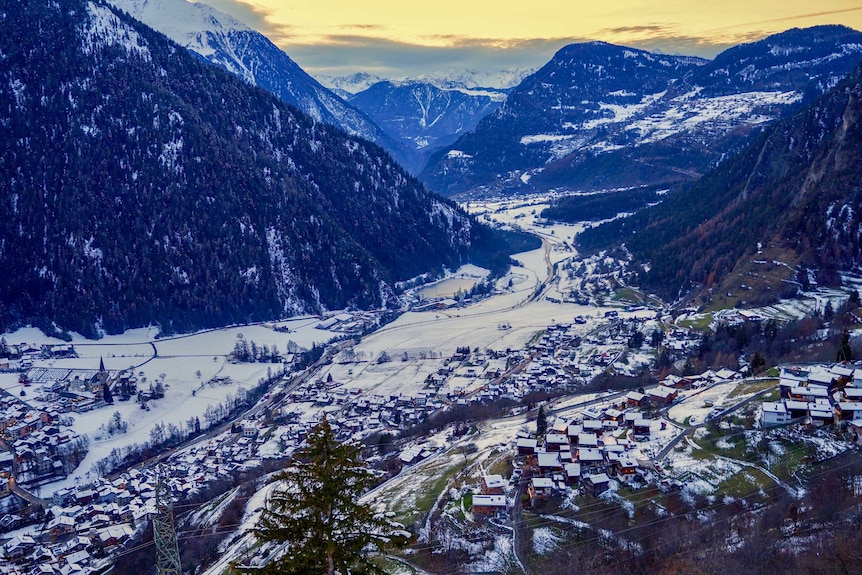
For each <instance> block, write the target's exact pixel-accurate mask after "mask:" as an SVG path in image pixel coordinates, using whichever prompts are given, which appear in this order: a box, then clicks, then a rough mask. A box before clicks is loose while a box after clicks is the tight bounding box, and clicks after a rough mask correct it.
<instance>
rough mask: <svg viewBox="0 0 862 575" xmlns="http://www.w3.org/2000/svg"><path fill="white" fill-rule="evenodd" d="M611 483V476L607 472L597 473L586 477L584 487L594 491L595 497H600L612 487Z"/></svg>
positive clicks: (591, 491)
mask: <svg viewBox="0 0 862 575" xmlns="http://www.w3.org/2000/svg"><path fill="white" fill-rule="evenodd" d="M610 483H611V478H610V477H608V476H607V474H605V473H596V474H594V475H590V476H588V477H587V478H586V479H584V487H585V488H586V489H587V490H588V491H589V492H590V493H592V494H593V496H594V497H598V496H599V495H601V494H602V493H604V492H605V491H607V490H608V488H609V487H610Z"/></svg>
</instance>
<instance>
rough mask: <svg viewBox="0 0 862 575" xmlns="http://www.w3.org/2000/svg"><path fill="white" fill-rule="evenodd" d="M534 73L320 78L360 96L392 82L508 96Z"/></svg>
mask: <svg viewBox="0 0 862 575" xmlns="http://www.w3.org/2000/svg"><path fill="white" fill-rule="evenodd" d="M533 72H535V69H533V68H507V69H504V70H497V71H488V70H450V71H448V72H430V73H427V74H421V75H419V76H415V77H403V78H383V77H381V76H377V75H375V74H368V73H365V72H359V73H356V74H351V75H349V76H317V79H318V80H319V81H320V83H321V84H323V85H324V86H326V87H327V88H329V89H330V90H333V91H338V92H339V93H341V92H346V93H348V94H358V93H359V92H363V91H365V90H367V89H368V88H370V87H371V86H373V85H374V84H377V83H378V82H384V81H389V82H393V83H395V84H399V85H400V84H404V83H414V84H415V83H424V84H431V85H432V86H436V87H437V88H440V89H441V90H475V89H481V88H485V89H486V90H487V91H490V92H500V93H508V92H509V90H511V89H512V88H514V87H515V86H517V85H518V84H520V83H521V81H522V80H523V79H524V78H526V77H527V76H529V75H530V74H532V73H533Z"/></svg>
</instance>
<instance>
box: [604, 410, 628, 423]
mask: <svg viewBox="0 0 862 575" xmlns="http://www.w3.org/2000/svg"><path fill="white" fill-rule="evenodd" d="M622 417H623V412H622V411H620V410H618V409H613V408H610V409H606V410H605V412H604V413H603V414H602V421H620V420H621V419H622Z"/></svg>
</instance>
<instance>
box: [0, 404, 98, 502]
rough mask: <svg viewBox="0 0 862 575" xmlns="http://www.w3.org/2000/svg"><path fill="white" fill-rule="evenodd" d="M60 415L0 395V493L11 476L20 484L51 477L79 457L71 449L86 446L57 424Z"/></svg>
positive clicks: (61, 474)
mask: <svg viewBox="0 0 862 575" xmlns="http://www.w3.org/2000/svg"><path fill="white" fill-rule="evenodd" d="M61 418H62V416H61V415H60V414H59V413H58V412H57V410H56V409H53V408H51V409H47V410H36V409H33V408H31V407H30V406H28V405H26V404H25V403H23V402H21V401H19V400H18V399H17V398H15V397H12V396H6V397H2V398H0V437H2V443H3V446H4V449H5V450H4V451H0V495H3V494H8V492H9V490H10V488H11V486H10V483H11V482H12V481H13V478H14V479H16V480H17V483H18V484H19V485H24V486H26V485H31V484H38V483H45V482H49V481H54V480H56V479H58V478H62V477H65V476H66V474H67V472H68V471H69V466H70V465H73V464H74V463H76V461H77V460H80V458H77V459H76V458H74V457H71V452H72V451H73V450H76V449H77V450H80V449H83V451H84V452H86V447H85V446H83V445H82V443H81V442H80V436H79V435H78V434H77V433H75V432H74V431H72V430H71V429H70V428H69V427H67V426H64V425H60V424H59V422H60V420H61ZM82 456H83V455H82Z"/></svg>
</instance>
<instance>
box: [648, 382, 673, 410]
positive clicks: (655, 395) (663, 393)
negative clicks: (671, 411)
mask: <svg viewBox="0 0 862 575" xmlns="http://www.w3.org/2000/svg"><path fill="white" fill-rule="evenodd" d="M678 394H679V390H678V389H673V388H671V387H667V386H664V385H660V386H658V387H656V388H654V389H651V390H649V392H648V395H649V397H650V400H652V401H654V402H656V403H657V404H659V405H669V404H670V403H672V402H673V400H674V399H676V397H677V395H678Z"/></svg>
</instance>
